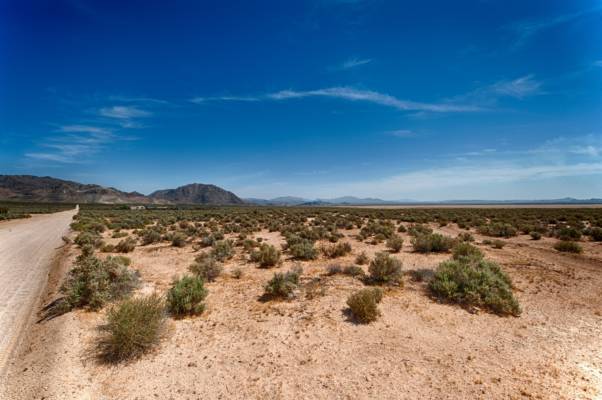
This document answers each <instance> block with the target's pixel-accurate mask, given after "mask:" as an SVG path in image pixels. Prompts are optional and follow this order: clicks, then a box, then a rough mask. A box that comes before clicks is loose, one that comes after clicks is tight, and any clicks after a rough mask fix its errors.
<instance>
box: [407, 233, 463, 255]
mask: <svg viewBox="0 0 602 400" xmlns="http://www.w3.org/2000/svg"><path fill="white" fill-rule="evenodd" d="M453 245H454V239H452V238H450V237H449V236H443V235H441V234H439V233H431V234H422V235H418V236H414V237H413V238H412V246H414V251H417V252H418V253H444V252H446V251H449V249H450V248H451V247H452V246H453Z"/></svg>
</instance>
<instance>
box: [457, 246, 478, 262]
mask: <svg viewBox="0 0 602 400" xmlns="http://www.w3.org/2000/svg"><path fill="white" fill-rule="evenodd" d="M452 254H453V256H452V258H453V259H454V260H459V261H462V260H469V259H475V260H480V259H482V258H483V257H484V255H483V252H482V251H481V250H479V248H478V247H475V246H473V245H472V244H470V243H468V242H460V243H458V244H456V245H455V246H454V247H453V249H452Z"/></svg>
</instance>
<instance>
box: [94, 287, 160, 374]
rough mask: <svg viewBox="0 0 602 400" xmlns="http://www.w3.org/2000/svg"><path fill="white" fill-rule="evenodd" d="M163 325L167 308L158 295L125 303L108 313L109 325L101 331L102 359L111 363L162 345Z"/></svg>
mask: <svg viewBox="0 0 602 400" xmlns="http://www.w3.org/2000/svg"><path fill="white" fill-rule="evenodd" d="M164 322H165V306H164V303H163V300H162V299H161V298H160V297H159V296H157V295H150V296H146V297H140V298H132V299H128V300H125V301H123V302H122V303H120V304H118V305H116V306H114V307H112V308H111V309H110V310H109V312H108V313H107V323H106V324H105V325H104V326H102V327H101V328H100V329H101V331H102V332H103V333H104V335H103V336H102V337H101V338H100V341H99V343H98V349H99V351H100V354H101V356H102V357H103V358H104V359H105V360H107V361H111V362H118V361H123V360H127V359H131V358H136V357H139V356H140V355H142V354H144V353H145V352H147V351H148V350H150V349H151V348H152V347H154V346H155V345H156V344H157V343H158V342H159V339H160V337H161V333H162V331H163V327H164Z"/></svg>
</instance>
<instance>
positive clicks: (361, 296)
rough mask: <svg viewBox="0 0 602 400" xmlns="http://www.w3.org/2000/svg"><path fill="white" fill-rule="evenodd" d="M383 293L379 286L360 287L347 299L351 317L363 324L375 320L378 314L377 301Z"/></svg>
mask: <svg viewBox="0 0 602 400" xmlns="http://www.w3.org/2000/svg"><path fill="white" fill-rule="evenodd" d="M382 298H383V293H382V290H381V289H380V288H369V289H361V290H359V291H357V292H355V293H353V294H352V295H351V296H349V298H348V299H347V305H348V306H349V309H350V311H351V314H352V315H353V317H354V318H355V319H356V320H357V321H358V322H361V323H363V324H367V323H370V322H372V321H376V319H377V318H378V316H379V315H380V311H379V310H378V303H380V302H381V300H382Z"/></svg>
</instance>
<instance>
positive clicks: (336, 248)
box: [322, 242, 351, 258]
mask: <svg viewBox="0 0 602 400" xmlns="http://www.w3.org/2000/svg"><path fill="white" fill-rule="evenodd" d="M322 253H323V254H324V255H325V256H326V257H328V258H337V257H343V256H345V255H347V254H349V253H351V244H349V243H348V242H341V243H337V244H334V245H332V246H328V247H323V248H322Z"/></svg>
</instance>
